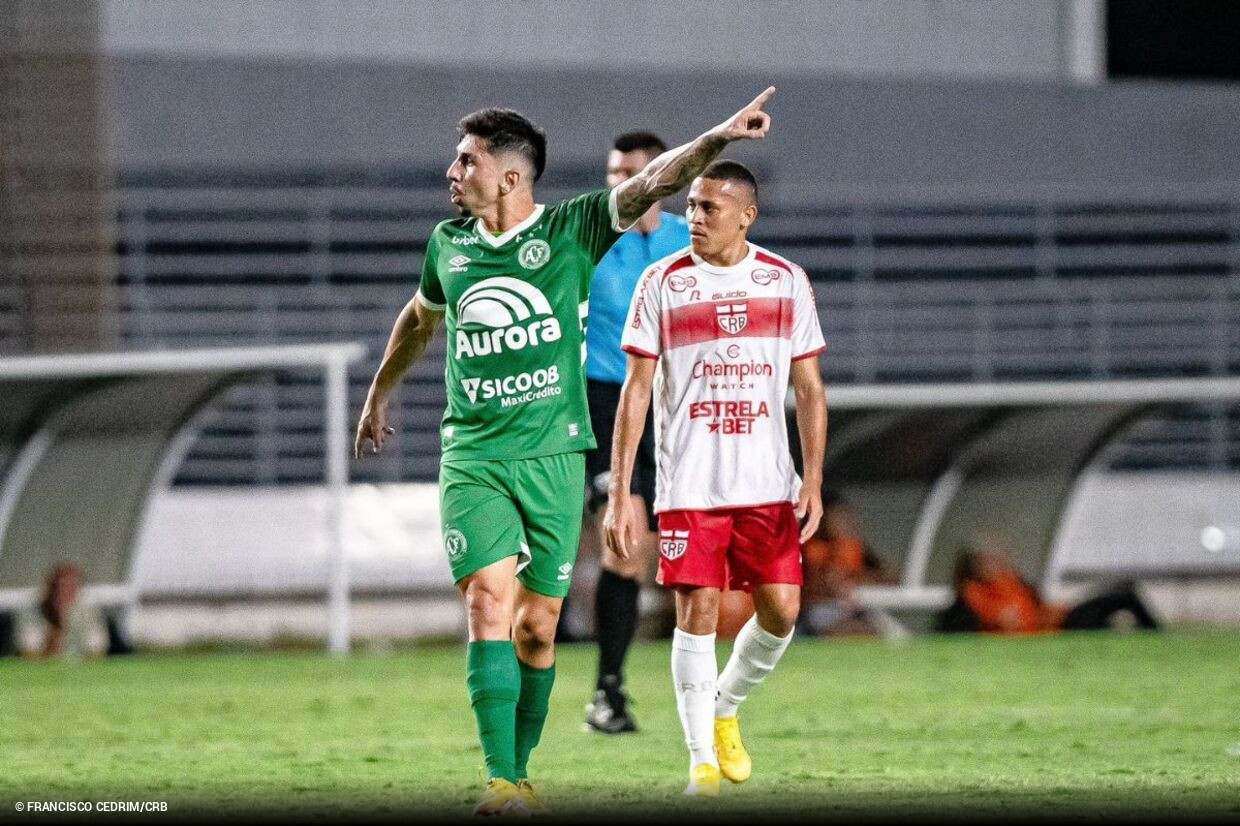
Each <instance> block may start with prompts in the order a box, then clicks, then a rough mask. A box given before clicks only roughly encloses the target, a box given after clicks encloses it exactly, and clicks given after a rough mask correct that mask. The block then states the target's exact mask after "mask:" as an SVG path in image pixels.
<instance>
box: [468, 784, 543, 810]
mask: <svg viewBox="0 0 1240 826" xmlns="http://www.w3.org/2000/svg"><path fill="white" fill-rule="evenodd" d="M474 814H476V815H483V816H488V815H515V816H517V817H529V816H530V815H531V814H533V813H532V812H531V811H530V805H529V804H528V803H526V802H525V797H523V796H522V794H521V790H520V789H518V788H517V785H516V784H515V783H512V782H511V781H508V780H505V779H503V778H502V777H493V778H491V779H490V780H489V781H488V782H487V787H486V788H485V789H483V791H482V797H481V798H480V799H479V800H478V805H477V806H475V807H474Z"/></svg>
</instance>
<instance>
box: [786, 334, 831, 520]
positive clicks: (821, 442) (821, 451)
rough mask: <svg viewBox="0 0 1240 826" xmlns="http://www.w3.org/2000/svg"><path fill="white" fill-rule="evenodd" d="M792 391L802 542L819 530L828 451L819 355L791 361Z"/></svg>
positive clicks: (825, 401) (824, 398) (824, 396)
mask: <svg viewBox="0 0 1240 826" xmlns="http://www.w3.org/2000/svg"><path fill="white" fill-rule="evenodd" d="M791 383H792V390H793V393H794V394H795V395H796V400H797V432H798V433H799V434H800V436H801V459H802V462H801V465H802V467H801V470H802V479H801V496H800V498H799V499H798V500H797V507H796V514H797V519H804V520H805V521H804V522H803V523H802V527H801V542H805V541H806V540H808V539H809V538H810V537H811V536H813V535H814V531H816V530H818V521H819V520H820V519H822V465H823V457H824V456H825V455H826V452H827V397H826V395H825V393H824V392H823V387H822V374H821V373H819V372H818V357H817V356H811V357H809V358H803V359H797V360H796V361H794V362H792V376H791Z"/></svg>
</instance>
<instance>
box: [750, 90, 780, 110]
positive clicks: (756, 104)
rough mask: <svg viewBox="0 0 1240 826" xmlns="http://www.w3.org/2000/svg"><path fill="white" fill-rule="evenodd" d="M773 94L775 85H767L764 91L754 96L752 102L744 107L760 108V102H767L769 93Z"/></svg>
mask: <svg viewBox="0 0 1240 826" xmlns="http://www.w3.org/2000/svg"><path fill="white" fill-rule="evenodd" d="M773 94H775V87H774V86H768V87H766V90H765V91H764V92H762V94H760V95H758V96H757V97H756V98H754V99H753V103H751V104H749V106H747V107H746V108H747V109H761V108H762V104H764V103H766V102H767V100H768V99H769V98H770V97H771V95H773Z"/></svg>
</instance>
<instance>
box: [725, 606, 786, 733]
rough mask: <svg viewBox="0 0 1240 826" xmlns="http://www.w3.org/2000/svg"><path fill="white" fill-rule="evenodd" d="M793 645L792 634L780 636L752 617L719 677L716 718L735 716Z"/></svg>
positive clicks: (739, 635) (739, 636)
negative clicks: (742, 704) (750, 693)
mask: <svg viewBox="0 0 1240 826" xmlns="http://www.w3.org/2000/svg"><path fill="white" fill-rule="evenodd" d="M790 642H792V633H789V634H788V636H786V637H777V636H775V635H774V634H772V633H771V632H770V631H767V630H766V629H765V628H763V627H762V626H761V625H758V617H757V615H754V616H752V617H750V618H749V622H747V623H745V626H744V627H743V628H741V630H740V633H739V634H737V635H736V644H735V645H734V646H733V648H732V656H731V657H730V658H729V659H728V664H727V665H726V666H724V669H723V674H722V675H721V676H720V677H719V697H718V699H716V700H715V709H714V712H715V716H716V717H735V716H736V709H737V707H738V706H740V704H741V703H743V702H745V698H746V697H748V696H749V692H751V691H753V689H754V687H755V686H757V685H758V683H760V682H762V681H763V680H765V679H766V675H767V674H770V673H771V669H773V668H775V663H777V662H779V658H780V657H782V656H783V655H784V651H785V650H787V648H788V643H790Z"/></svg>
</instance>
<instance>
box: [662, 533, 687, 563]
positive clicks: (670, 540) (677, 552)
mask: <svg viewBox="0 0 1240 826" xmlns="http://www.w3.org/2000/svg"><path fill="white" fill-rule="evenodd" d="M687 550H689V532H688V531H659V553H661V554H663V556H665V557H667V558H668V559H680V558H681V557H682V556H684V555H685V551H687Z"/></svg>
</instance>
